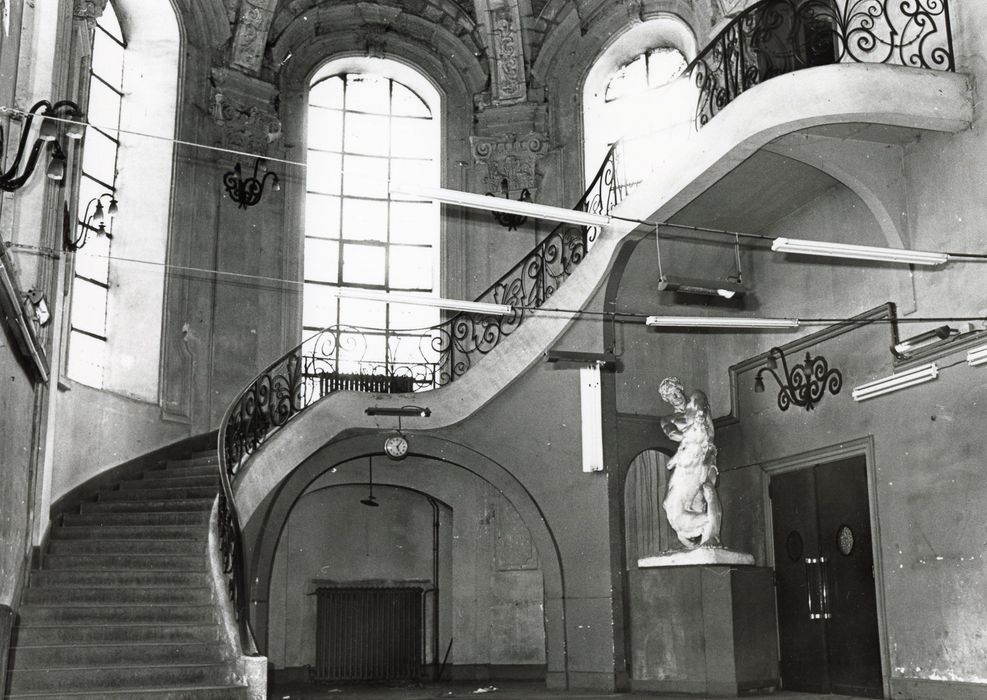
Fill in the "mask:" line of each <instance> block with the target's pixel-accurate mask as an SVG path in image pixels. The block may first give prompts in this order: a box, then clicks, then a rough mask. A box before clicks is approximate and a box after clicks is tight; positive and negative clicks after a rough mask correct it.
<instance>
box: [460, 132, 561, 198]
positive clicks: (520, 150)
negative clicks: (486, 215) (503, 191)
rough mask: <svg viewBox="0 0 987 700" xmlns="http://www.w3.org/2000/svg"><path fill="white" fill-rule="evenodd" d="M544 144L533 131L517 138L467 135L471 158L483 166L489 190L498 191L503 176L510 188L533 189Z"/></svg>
mask: <svg viewBox="0 0 987 700" xmlns="http://www.w3.org/2000/svg"><path fill="white" fill-rule="evenodd" d="M545 144H546V138H545V136H543V135H542V134H538V133H534V132H532V133H530V134H527V135H526V136H523V137H521V138H518V136H517V134H504V135H502V136H471V137H470V147H471V149H472V151H473V161H474V162H475V163H477V164H481V165H485V166H486V168H487V173H486V175H485V176H484V177H483V183H484V185H485V186H486V188H487V189H488V190H490V191H491V192H500V183H501V180H504V179H506V180H507V188H508V190H510V191H511V192H514V191H519V190H522V189H525V188H527V189H528V190H534V189H536V188H537V184H538V183H537V178H536V172H537V162H538V159H539V158H541V157H542V156H543V155H544V153H545V151H546V150H547V148H546V147H545Z"/></svg>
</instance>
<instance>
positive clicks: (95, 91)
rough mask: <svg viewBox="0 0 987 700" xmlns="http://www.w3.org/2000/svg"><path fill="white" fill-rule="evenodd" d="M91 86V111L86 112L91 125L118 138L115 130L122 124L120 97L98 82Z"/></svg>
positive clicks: (91, 83) (92, 82)
mask: <svg viewBox="0 0 987 700" xmlns="http://www.w3.org/2000/svg"><path fill="white" fill-rule="evenodd" d="M89 85H90V87H89V109H88V110H87V111H86V117H87V119H88V120H89V123H90V124H94V125H95V126H98V127H100V128H102V129H104V130H105V131H107V132H109V133H110V135H111V136H113V137H116V136H117V134H116V132H115V131H114V129H115V128H116V127H117V126H118V125H119V124H120V96H119V95H118V94H117V93H115V92H113V91H112V90H110V88H108V87H106V86H105V85H103V83H101V82H99V81H98V80H93V81H91V82H90V83H89ZM90 131H91V130H90Z"/></svg>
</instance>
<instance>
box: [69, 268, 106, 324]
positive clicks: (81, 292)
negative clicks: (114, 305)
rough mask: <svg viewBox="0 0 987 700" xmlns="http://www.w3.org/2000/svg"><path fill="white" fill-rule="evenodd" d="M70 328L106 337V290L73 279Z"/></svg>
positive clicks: (78, 279) (90, 283) (84, 281)
mask: <svg viewBox="0 0 987 700" xmlns="http://www.w3.org/2000/svg"><path fill="white" fill-rule="evenodd" d="M72 327H73V328H78V329H79V330H83V331H86V332H88V333H94V334H96V335H101V336H105V335H106V289H104V288H103V287H100V286H99V285H98V284H93V283H92V282H87V281H86V280H84V279H80V278H78V277H76V278H75V284H73V285H72Z"/></svg>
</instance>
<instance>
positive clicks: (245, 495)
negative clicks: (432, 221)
mask: <svg viewBox="0 0 987 700" xmlns="http://www.w3.org/2000/svg"><path fill="white" fill-rule="evenodd" d="M972 100H973V97H972V91H971V89H970V84H969V79H968V77H967V76H965V75H961V74H956V73H945V72H938V71H930V70H920V69H912V68H904V67H901V66H888V65H873V64H838V65H831V66H822V67H819V68H812V69H808V70H803V71H799V72H797V73H790V74H786V75H783V76H779V77H778V78H774V79H772V80H769V81H766V82H764V83H761V84H760V85H757V86H756V87H754V88H752V89H750V90H748V91H747V92H745V93H744V94H743V95H741V96H740V97H738V98H737V99H736V100H734V101H733V102H732V103H731V104H729V105H727V106H726V107H725V108H724V109H723V110H722V111H721V112H720V113H719V114H718V115H717V116H716V118H715V119H713V120H712V121H711V122H709V123H708V124H707V125H706V126H705V127H704V128H702V129H701V130H699V131H697V132H695V133H694V134H693V137H692V138H691V139H685V140H682V141H680V142H677V143H670V144H668V150H667V151H666V153H665V156H664V157H663V158H662V160H661V163H660V164H658V165H659V167H658V168H657V169H656V174H655V175H654V176H652V177H650V178H649V179H648V180H646V181H644V182H643V183H641V184H640V185H637V186H636V187H635V189H634V190H633V191H632V192H631V193H630V195H628V196H627V198H625V199H624V200H623V201H622V202H621V203H620V204H619V205H618V206H617V207H616V208H615V209H614V210H613V211H612V212H611V214H612V215H614V216H620V217H624V218H627V219H632V220H642V219H646V220H651V221H662V220H666V219H668V218H669V217H671V216H673V215H674V214H675V213H676V212H678V211H679V210H680V209H682V208H683V207H684V206H685V205H686V204H688V203H689V202H690V201H692V199H694V198H695V197H697V196H698V195H699V194H701V193H702V192H704V191H705V190H706V189H708V188H709V187H710V186H712V185H713V184H714V183H715V182H716V181H717V180H719V179H720V178H721V177H723V176H724V175H725V174H727V173H728V172H730V171H731V170H733V169H734V168H735V167H737V165H739V164H740V163H741V162H743V161H744V160H745V159H746V158H748V157H749V156H750V155H752V154H753V153H754V152H756V151H757V150H758V149H760V148H761V147H763V146H765V145H766V144H768V143H770V142H771V141H772V140H774V139H776V138H778V137H780V136H783V135H785V134H790V133H793V132H796V131H800V130H802V129H806V128H810V127H814V126H822V125H826V124H844V123H865V124H878V125H887V126H899V127H906V128H912V129H922V130H929V131H939V132H947V133H955V132H957V131H960V130H962V129H965V128H968V127H969V126H970V124H971V123H972V120H973V102H972ZM648 229H649V227H645V226H642V225H638V224H635V223H630V222H627V221H621V220H617V219H615V220H614V222H613V223H612V224H611V225H610V226H607V227H606V228H605V229H604V231H603V233H602V234H601V235H600V236H599V238H598V240H597V242H596V243H595V245H594V246H593V248H592V249H591V250H590V251H589V253H588V254H587V255H586V258H585V259H584V260H583V261H582V262H581V263H580V265H579V266H578V267H577V268H576V270H575V271H574V272H573V274H572V276H570V277H569V278H568V279H567V280H566V282H565V283H564V284H563V285H562V286H561V287H560V289H559V290H558V291H557V292H555V294H554V295H553V296H552V297H551V300H550V302H549V304H548V306H549V307H551V308H559V309H583V308H586V307H587V304H589V303H590V301H591V300H592V298H593V296H594V294H595V293H596V292H597V290H598V289H599V288H600V286H601V285H602V284H603V283H604V282H605V280H606V279H607V275H608V274H609V270H610V268H611V265H612V263H613V259H614V256H615V254H616V252H617V250H618V248H619V246H620V244H621V242H622V241H623V240H624V239H625V238H627V237H628V236H631V235H635V234H636V232H639V233H644V232H646V231H647V230H648ZM574 320H575V319H574V315H572V314H562V313H539V312H534V313H532V314H531V315H530V316H529V317H528V318H526V319H525V322H524V323H523V324H522V325H521V327H520V328H518V329H517V330H516V331H515V332H514V333H513V334H512V335H511V336H510V337H509V338H508V339H506V340H504V341H503V342H501V343H500V344H499V345H498V346H497V347H496V348H495V349H494V350H492V351H491V352H490V353H489V354H488V355H486V356H485V357H484V358H483V359H482V361H481V362H480V363H479V364H478V365H477V366H476V367H474V368H473V369H472V370H471V371H469V372H467V373H466V374H464V375H463V376H462V377H459V378H458V379H457V380H456V381H455V382H453V383H451V384H449V385H448V386H445V387H442V388H440V389H435V390H432V391H428V392H422V393H419V394H414V395H409V394H394V395H388V394H382V395H377V394H375V395H372V396H373V398H372V399H370V398H369V397H368V395H367V394H365V393H359V392H337V393H334V394H331V395H330V396H327V397H326V398H325V399H323V400H322V401H319V402H318V403H316V404H314V405H313V406H312V407H310V408H309V409H307V410H306V411H304V412H303V413H301V414H299V415H298V416H297V417H296V418H294V419H292V421H291V423H290V424H289V426H288V427H287V428H286V429H282V430H280V431H279V432H278V433H276V434H275V435H273V436H271V438H270V439H269V440H268V441H267V442H266V443H265V444H264V445H263V446H262V447H261V448H260V449H259V450H258V451H257V452H256V453H255V454H254V455H253V456H252V457H251V459H250V460H249V461H248V463H247V464H246V466H245V467H244V469H243V471H242V472H241V474H240V476H239V477H238V482H237V485H236V497H237V509H238V512H239V514H240V520H241V523H243V524H246V523H247V522H248V521H249V520H250V517H251V515H253V513H254V512H255V510H256V509H257V507H258V506H259V504H260V502H261V501H262V500H263V498H264V497H265V496H266V495H267V493H268V492H269V491H270V490H271V489H272V488H273V487H274V486H275V485H276V484H277V483H278V482H280V481H281V479H283V478H284V477H285V476H286V475H287V474H288V473H289V472H290V471H291V470H292V469H294V468H295V466H296V465H298V464H300V463H301V462H302V461H304V460H305V459H306V458H308V457H309V456H311V455H312V454H313V453H314V452H315V451H316V450H318V449H319V448H320V447H322V446H323V445H325V444H326V443H327V442H329V441H330V440H332V439H333V438H334V437H335V436H336V435H338V434H339V432H340V431H342V430H345V429H349V428H360V427H366V428H374V427H376V426H377V423H376V422H375V420H374V418H372V417H368V416H366V415H365V414H364V409H365V408H366V407H367V406H368V405H371V404H373V405H376V406H383V407H395V408H396V407H400V406H404V405H407V404H408V403H409V401H411V402H413V403H416V404H422V405H427V406H428V407H429V408H430V409H431V411H432V414H431V417H430V418H429V421H428V426H427V429H428V430H434V429H437V428H443V427H446V426H449V425H452V424H455V423H458V422H460V421H462V420H465V419H466V418H468V417H469V416H470V415H472V414H473V413H474V412H475V411H477V410H478V409H479V408H481V407H482V406H484V405H485V404H486V403H488V402H489V401H491V400H492V399H493V398H494V397H495V396H497V395H498V394H499V393H500V392H501V391H503V390H504V389H505V388H506V387H507V386H508V385H509V384H510V383H511V382H513V381H514V380H516V379H517V378H518V377H519V376H520V375H521V374H522V373H523V372H524V371H525V370H526V369H527V368H528V367H530V366H532V365H533V364H534V363H536V362H539V361H540V360H541V358H542V354H543V353H544V351H545V350H546V349H548V348H550V347H551V346H552V345H553V343H555V341H556V340H557V339H558V338H559V337H560V336H561V335H562V334H563V333H564V332H565V331H566V330H567V329H568V328H569V327H570V325H571V324H572V323H573V321H574ZM600 335H601V337H600V339H599V342H600V343H601V345H602V334H600ZM585 349H586V350H587V351H590V350H593V349H594V348H585ZM595 349H596V350H601V349H602V347H597V348H595ZM412 396H413V399H412Z"/></svg>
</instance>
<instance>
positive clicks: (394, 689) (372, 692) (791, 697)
mask: <svg viewBox="0 0 987 700" xmlns="http://www.w3.org/2000/svg"><path fill="white" fill-rule="evenodd" d="M267 696H268V698H270V699H271V700H329V699H333V698H361V699H362V700H440V699H441V698H486V699H488V700H528V699H529V698H530V699H532V700H554V699H555V698H559V699H560V700H565V699H566V698H580V699H581V700H603V699H604V698H628V700H631V699H633V698H662V699H663V700H714V698H720V696H708V697H707V696H699V695H666V694H655V693H598V692H592V691H580V690H569V691H558V690H547V689H546V688H545V686H544V685H543V684H540V683H530V682H513V681H505V682H496V681H495V682H491V683H436V684H407V685H400V686H399V685H395V686H386V685H377V686H374V685H363V686H333V685H314V684H308V683H290V684H284V685H272V686H271V687H270V688H269V689H268V694H267ZM744 697H745V698H747V699H748V700H758V699H761V700H767V699H770V700H853V699H852V698H850V697H849V696H846V695H813V694H808V693H788V692H782V691H778V692H775V693H771V694H770V695H747V696H744Z"/></svg>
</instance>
